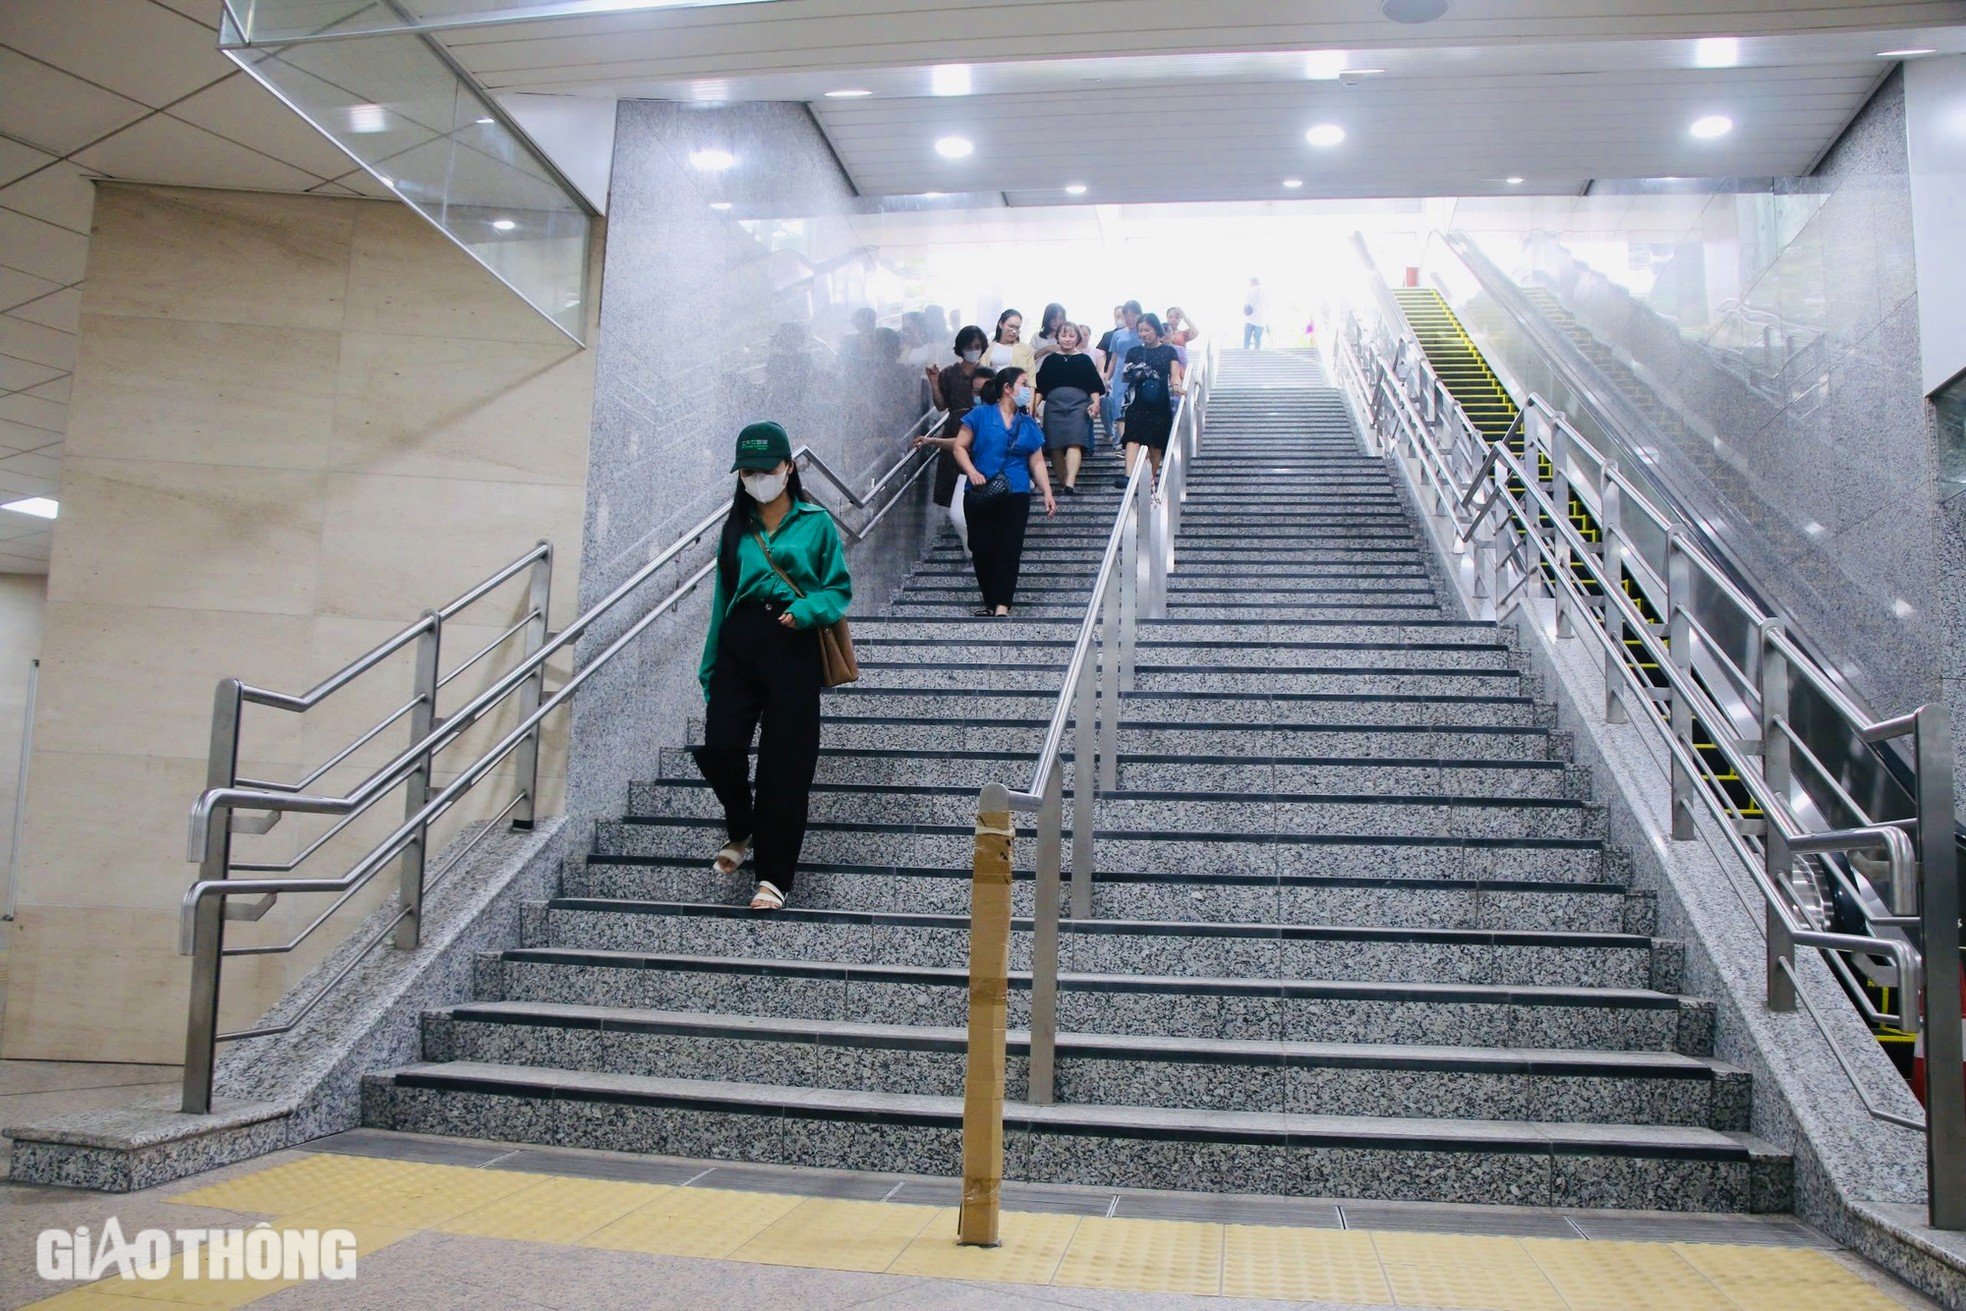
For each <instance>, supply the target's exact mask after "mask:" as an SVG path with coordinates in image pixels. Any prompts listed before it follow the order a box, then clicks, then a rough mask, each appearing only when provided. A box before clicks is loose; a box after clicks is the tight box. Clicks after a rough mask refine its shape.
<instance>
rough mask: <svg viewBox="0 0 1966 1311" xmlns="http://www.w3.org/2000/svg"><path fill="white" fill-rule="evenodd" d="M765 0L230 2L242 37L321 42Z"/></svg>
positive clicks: (257, 41)
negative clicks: (380, 34)
mask: <svg viewBox="0 0 1966 1311" xmlns="http://www.w3.org/2000/svg"><path fill="white" fill-rule="evenodd" d="M762 2H763V0H414V3H397V2H395V0H226V6H227V8H229V9H230V10H231V11H232V13H233V14H234V15H236V18H237V24H238V27H239V30H240V31H241V32H242V33H243V34H244V40H245V41H247V42H250V43H252V44H254V45H264V44H265V43H267V42H269V41H302V40H318V39H320V38H322V37H326V36H355V35H359V34H371V33H376V32H419V31H424V32H427V31H436V30H439V29H442V28H452V27H478V26H484V25H488V24H492V23H518V22H526V21H530V20H535V19H544V18H583V17H587V16H589V15H595V14H626V13H637V12H640V11H643V10H656V9H700V8H705V7H708V6H713V5H734V4H760V3H762Z"/></svg>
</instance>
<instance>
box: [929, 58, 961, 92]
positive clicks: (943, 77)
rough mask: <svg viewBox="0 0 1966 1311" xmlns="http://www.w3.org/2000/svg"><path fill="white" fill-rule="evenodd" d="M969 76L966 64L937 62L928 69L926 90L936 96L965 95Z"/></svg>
mask: <svg viewBox="0 0 1966 1311" xmlns="http://www.w3.org/2000/svg"><path fill="white" fill-rule="evenodd" d="M970 84H971V78H970V75H969V65H968V64H938V65H937V66H936V67H934V68H931V69H929V70H928V90H929V94H930V95H936V96H966V95H968V94H969V88H970Z"/></svg>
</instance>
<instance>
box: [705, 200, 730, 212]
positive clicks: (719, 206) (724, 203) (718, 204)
mask: <svg viewBox="0 0 1966 1311" xmlns="http://www.w3.org/2000/svg"><path fill="white" fill-rule="evenodd" d="M710 208H711V209H715V210H725V209H729V208H730V202H729V201H728V200H713V201H711V202H710Z"/></svg>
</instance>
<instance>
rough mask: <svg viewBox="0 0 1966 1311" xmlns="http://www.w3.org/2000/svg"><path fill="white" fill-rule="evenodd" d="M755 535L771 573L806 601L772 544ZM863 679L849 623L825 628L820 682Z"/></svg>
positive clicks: (842, 621) (829, 683)
mask: <svg viewBox="0 0 1966 1311" xmlns="http://www.w3.org/2000/svg"><path fill="white" fill-rule="evenodd" d="M751 535H752V536H753V537H755V538H757V539H758V549H759V550H761V551H763V552H764V553H765V563H766V564H768V565H770V566H771V571H772V572H773V573H775V574H777V575H778V576H779V577H780V578H783V579H784V580H785V585H786V586H787V587H789V588H791V589H792V594H793V595H794V596H796V597H798V598H799V599H800V600H801V601H803V600H804V599H805V593H804V592H801V591H800V590H799V585H798V584H797V583H795V582H793V581H792V579H791V576H790V575H789V574H787V573H786V572H785V571H784V570H783V569H780V568H779V567H778V561H777V560H775V559H773V558H772V554H771V543H770V542H768V541H766V540H765V535H764V534H763V533H761V532H759V531H758V530H757V529H755V528H753V529H752V530H751ZM859 677H860V662H859V661H858V660H857V659H855V658H854V654H853V630H852V629H850V628H848V627H847V623H846V620H845V619H840V620H837V621H835V622H833V623H830V624H827V625H825V626H824V627H822V628H821V629H820V630H819V681H820V682H821V683H822V684H824V685H825V686H827V687H838V686H839V685H840V684H842V683H852V682H855V681H857V680H858V679H859Z"/></svg>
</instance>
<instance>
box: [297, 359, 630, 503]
mask: <svg viewBox="0 0 1966 1311" xmlns="http://www.w3.org/2000/svg"><path fill="white" fill-rule="evenodd" d="M592 388H593V361H592V358H591V357H590V356H589V355H588V354H587V353H586V352H584V351H580V350H577V349H575V348H574V346H573V344H572V343H571V342H568V341H566V339H565V338H562V339H561V343H560V344H558V345H550V344H549V345H539V344H535V343H532V342H499V341H463V340H457V339H452V338H441V337H404V336H400V335H383V334H375V333H349V334H348V336H347V338H346V339H345V344H344V346H343V349H342V355H341V387H340V397H341V400H340V405H339V407H338V409H337V411H336V414H335V431H336V434H337V436H338V437H339V438H340V444H341V446H342V448H343V449H344V450H345V451H346V452H347V455H346V457H345V461H344V463H343V464H342V465H341V466H340V467H342V468H344V469H348V470H351V471H353V472H358V473H372V474H403V475H414V476H418V477H425V478H467V479H474V480H478V481H501V482H504V481H510V482H527V483H559V484H564V485H571V484H576V483H578V482H579V481H580V480H581V479H582V478H583V477H584V476H585V473H586V468H587V441H586V421H587V411H588V409H589V405H590V402H589V397H590V395H591V393H592Z"/></svg>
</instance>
